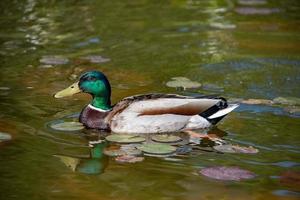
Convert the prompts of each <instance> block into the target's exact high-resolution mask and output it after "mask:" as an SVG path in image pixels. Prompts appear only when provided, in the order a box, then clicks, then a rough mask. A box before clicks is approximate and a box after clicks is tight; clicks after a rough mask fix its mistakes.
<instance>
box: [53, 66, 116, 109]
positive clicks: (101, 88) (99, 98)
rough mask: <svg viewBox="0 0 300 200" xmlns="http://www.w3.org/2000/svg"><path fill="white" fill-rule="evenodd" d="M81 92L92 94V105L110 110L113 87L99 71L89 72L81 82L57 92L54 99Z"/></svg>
mask: <svg viewBox="0 0 300 200" xmlns="http://www.w3.org/2000/svg"><path fill="white" fill-rule="evenodd" d="M80 92H85V93H88V94H91V95H92V97H93V101H92V105H93V106H95V107H97V108H101V109H110V95H111V87H110V84H109V81H108V79H107V78H106V76H105V75H104V74H103V73H101V72H99V71H88V72H85V73H84V74H82V75H81V76H80V78H79V81H78V82H76V83H73V84H72V85H70V86H69V87H68V88H66V89H64V90H61V91H59V92H57V93H56V94H55V95H54V97H55V98H62V97H66V96H72V95H73V94H77V93H80Z"/></svg>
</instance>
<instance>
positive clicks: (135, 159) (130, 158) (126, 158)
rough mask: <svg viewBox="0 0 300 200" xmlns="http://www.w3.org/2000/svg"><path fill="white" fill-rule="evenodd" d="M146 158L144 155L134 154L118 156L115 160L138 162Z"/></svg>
mask: <svg viewBox="0 0 300 200" xmlns="http://www.w3.org/2000/svg"><path fill="white" fill-rule="evenodd" d="M144 159H145V158H144V157H136V156H132V155H124V156H118V157H116V158H115V160H116V161H117V162H120V163H136V162H142V161H143V160H144Z"/></svg>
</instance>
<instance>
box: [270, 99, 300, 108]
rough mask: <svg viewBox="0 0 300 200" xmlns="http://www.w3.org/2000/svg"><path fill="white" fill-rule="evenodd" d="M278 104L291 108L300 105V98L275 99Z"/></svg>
mask: <svg viewBox="0 0 300 200" xmlns="http://www.w3.org/2000/svg"><path fill="white" fill-rule="evenodd" d="M273 101H274V103H276V104H283V105H289V106H296V105H300V98H297V97H277V98H275V99H273Z"/></svg>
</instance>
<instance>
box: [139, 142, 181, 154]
mask: <svg viewBox="0 0 300 200" xmlns="http://www.w3.org/2000/svg"><path fill="white" fill-rule="evenodd" d="M138 149H140V150H141V151H143V152H145V153H148V154H171V153H174V152H175V151H176V148H175V147H173V146H171V145H168V144H157V143H149V144H143V145H141V146H139V147H138Z"/></svg>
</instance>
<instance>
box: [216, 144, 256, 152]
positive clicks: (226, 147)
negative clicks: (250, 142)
mask: <svg viewBox="0 0 300 200" xmlns="http://www.w3.org/2000/svg"><path fill="white" fill-rule="evenodd" d="M213 148H214V149H215V150H217V151H219V152H223V153H248V154H255V153H258V149H255V148H253V147H251V146H249V147H241V146H238V145H231V144H226V145H217V146H214V147H213Z"/></svg>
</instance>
